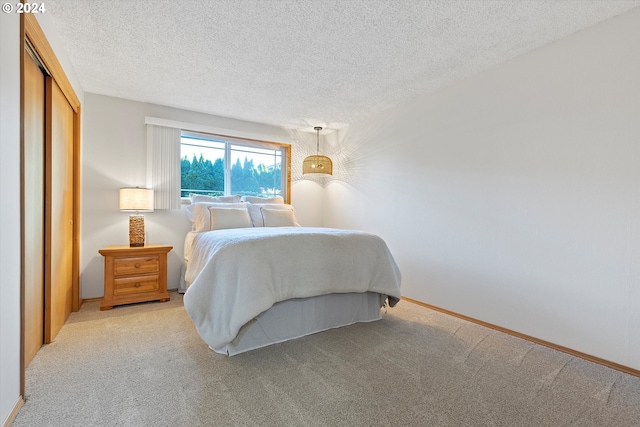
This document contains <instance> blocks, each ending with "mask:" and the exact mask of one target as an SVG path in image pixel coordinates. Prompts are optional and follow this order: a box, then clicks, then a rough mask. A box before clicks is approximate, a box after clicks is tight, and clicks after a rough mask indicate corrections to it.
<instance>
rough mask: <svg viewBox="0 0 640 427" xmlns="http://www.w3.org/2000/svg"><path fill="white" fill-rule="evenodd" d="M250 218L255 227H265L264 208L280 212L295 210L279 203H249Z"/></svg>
mask: <svg viewBox="0 0 640 427" xmlns="http://www.w3.org/2000/svg"><path fill="white" fill-rule="evenodd" d="M247 207H248V208H249V216H250V217H251V222H252V223H253V226H254V227H264V219H263V218H262V212H261V209H262V208H267V209H279V210H293V206H291V205H285V204H282V205H281V204H278V203H249V204H248V206H247Z"/></svg>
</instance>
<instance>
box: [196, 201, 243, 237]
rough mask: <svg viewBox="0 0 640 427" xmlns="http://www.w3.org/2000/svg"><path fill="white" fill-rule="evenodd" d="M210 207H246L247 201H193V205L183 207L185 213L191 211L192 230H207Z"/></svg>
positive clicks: (209, 223) (209, 224)
mask: <svg viewBox="0 0 640 427" xmlns="http://www.w3.org/2000/svg"><path fill="white" fill-rule="evenodd" d="M210 207H214V208H227V209H233V208H246V207H247V203H245V202H240V203H195V204H193V205H189V206H187V207H185V211H186V212H187V215H189V212H191V215H192V216H191V222H192V224H193V231H196V232H198V233H199V232H201V231H209V227H210V226H211V216H210V215H209V209H208V208H210Z"/></svg>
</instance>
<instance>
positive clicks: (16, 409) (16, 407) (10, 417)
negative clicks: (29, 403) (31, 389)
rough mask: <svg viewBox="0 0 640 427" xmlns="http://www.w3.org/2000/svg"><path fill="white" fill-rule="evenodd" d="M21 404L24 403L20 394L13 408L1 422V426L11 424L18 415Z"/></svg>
mask: <svg viewBox="0 0 640 427" xmlns="http://www.w3.org/2000/svg"><path fill="white" fill-rule="evenodd" d="M22 405H24V399H23V398H22V396H19V397H18V400H17V401H16V403H15V405H13V409H12V410H11V412H10V413H9V415H8V416H7V418H6V419H5V420H4V422H3V423H2V427H9V426H10V425H11V424H13V421H14V420H15V419H16V417H17V416H18V412H20V408H22Z"/></svg>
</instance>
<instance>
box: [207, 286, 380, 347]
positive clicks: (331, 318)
mask: <svg viewBox="0 0 640 427" xmlns="http://www.w3.org/2000/svg"><path fill="white" fill-rule="evenodd" d="M385 299H386V296H385V295H381V294H377V293H373V292H365V293H346V294H328V295H320V296H317V297H311V298H298V299H291V300H287V301H282V302H279V303H277V304H274V305H273V307H271V308H270V309H269V310H267V311H265V312H264V313H262V314H260V315H259V316H258V317H257V318H255V319H254V320H252V321H251V322H249V323H247V324H246V325H244V326H243V327H242V328H241V329H240V332H239V333H238V335H237V336H236V338H235V339H234V340H233V341H232V342H231V343H229V344H226V345H223V346H221V347H218V348H214V349H212V350H213V351H215V352H216V353H220V354H226V355H229V356H233V355H236V354H240V353H244V352H245V351H249V350H254V349H257V348H260V347H265V346H268V345H271V344H275V343H279V342H284V341H288V340H292V339H295V338H300V337H303V336H306V335H311V334H314V333H317V332H322V331H326V330H328V329H333V328H339V327H342V326H347V325H352V324H354V323H359V322H373V321H375V320H380V319H381V318H382V316H381V314H380V308H381V307H382V305H383V304H384V301H385Z"/></svg>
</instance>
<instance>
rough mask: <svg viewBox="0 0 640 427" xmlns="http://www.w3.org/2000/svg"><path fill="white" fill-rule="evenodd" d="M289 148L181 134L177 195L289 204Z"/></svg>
mask: <svg viewBox="0 0 640 427" xmlns="http://www.w3.org/2000/svg"><path fill="white" fill-rule="evenodd" d="M290 153H291V146H290V145H287V144H279V143H273V142H262V141H253V140H248V139H247V140H245V139H240V138H229V137H226V136H217V135H208V134H202V133H195V132H184V131H183V132H182V134H181V138H180V158H181V161H180V176H181V178H180V195H181V197H189V194H190V193H195V194H206V195H210V196H223V195H227V196H228V195H235V194H238V195H241V196H255V197H273V196H283V197H284V199H285V200H286V201H288V200H289V197H288V195H289V188H290V179H289V177H290V175H289V161H290V157H291V155H290Z"/></svg>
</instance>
